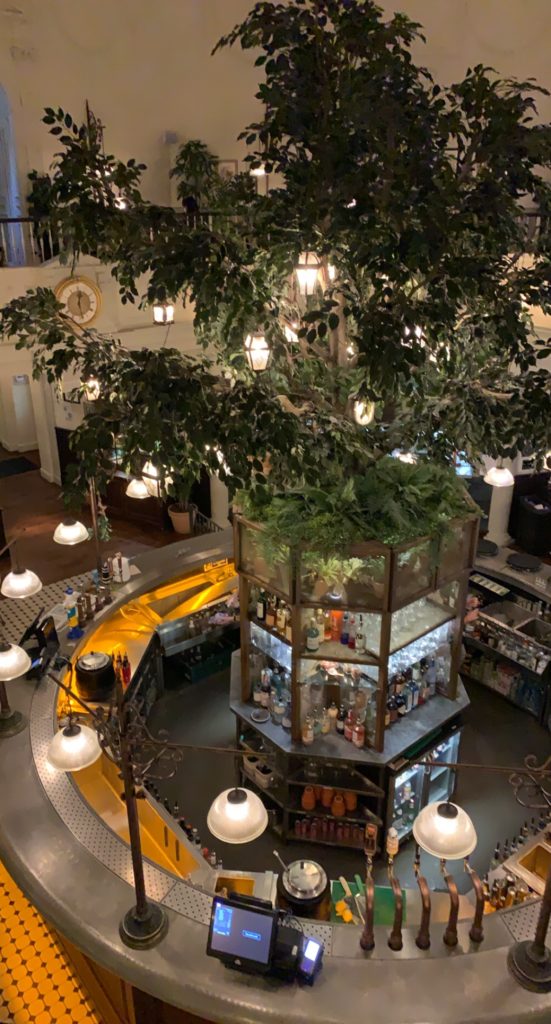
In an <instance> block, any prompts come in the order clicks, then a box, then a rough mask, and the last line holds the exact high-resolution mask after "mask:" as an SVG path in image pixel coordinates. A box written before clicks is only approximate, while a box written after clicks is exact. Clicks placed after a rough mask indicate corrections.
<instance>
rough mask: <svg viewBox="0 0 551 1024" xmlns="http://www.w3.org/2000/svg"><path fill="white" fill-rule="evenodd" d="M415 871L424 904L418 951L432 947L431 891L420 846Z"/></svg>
mask: <svg viewBox="0 0 551 1024" xmlns="http://www.w3.org/2000/svg"><path fill="white" fill-rule="evenodd" d="M413 870H414V872H415V878H416V879H417V885H418V886H419V892H420V893H421V904H422V910H421V924H420V925H419V931H418V932H417V936H416V938H415V945H416V946H417V947H418V949H428V948H429V946H430V910H431V903H430V889H429V884H428V882H427V880H426V878H425V877H424V876H423V875H422V874H421V849H420V847H419V846H418V845H416V847H415V860H414V862H413Z"/></svg>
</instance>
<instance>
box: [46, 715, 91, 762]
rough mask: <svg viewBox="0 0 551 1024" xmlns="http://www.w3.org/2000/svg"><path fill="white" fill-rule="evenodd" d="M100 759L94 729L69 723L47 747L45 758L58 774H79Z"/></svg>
mask: <svg viewBox="0 0 551 1024" xmlns="http://www.w3.org/2000/svg"><path fill="white" fill-rule="evenodd" d="M99 757H101V747H100V744H99V740H98V737H97V733H96V731H95V730H94V729H90V728H89V727H88V726H87V725H78V724H77V722H73V721H70V722H69V724H68V725H66V726H65V728H64V729H60V731H59V732H58V733H56V735H55V736H54V738H53V740H52V741H51V743H50V745H49V747H48V753H47V758H48V762H49V764H51V766H52V768H56V769H57V771H59V772H79V771H81V770H82V769H83V768H88V767H89V765H91V764H94V762H95V761H97V760H98V758H99Z"/></svg>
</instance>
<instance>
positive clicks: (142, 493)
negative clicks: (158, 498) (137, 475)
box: [125, 479, 151, 501]
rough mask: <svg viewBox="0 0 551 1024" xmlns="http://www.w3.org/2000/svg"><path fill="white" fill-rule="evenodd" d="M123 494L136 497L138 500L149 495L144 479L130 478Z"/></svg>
mask: <svg viewBox="0 0 551 1024" xmlns="http://www.w3.org/2000/svg"><path fill="white" fill-rule="evenodd" d="M125 494H126V497H127V498H138V499H139V500H140V501H142V500H143V499H144V498H150V497H151V495H150V493H149V490H148V488H147V484H146V482H145V480H136V479H134V480H131V481H130V483H129V484H128V487H127V488H126V491H125Z"/></svg>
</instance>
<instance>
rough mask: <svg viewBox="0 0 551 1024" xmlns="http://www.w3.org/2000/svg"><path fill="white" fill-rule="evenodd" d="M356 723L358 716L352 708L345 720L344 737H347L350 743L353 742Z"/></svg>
mask: <svg viewBox="0 0 551 1024" xmlns="http://www.w3.org/2000/svg"><path fill="white" fill-rule="evenodd" d="M355 724H356V716H355V714H354V712H353V711H352V709H350V711H349V712H348V714H347V716H346V720H345V723H344V738H345V740H348V741H349V742H350V743H351V742H352V733H353V731H354V726H355Z"/></svg>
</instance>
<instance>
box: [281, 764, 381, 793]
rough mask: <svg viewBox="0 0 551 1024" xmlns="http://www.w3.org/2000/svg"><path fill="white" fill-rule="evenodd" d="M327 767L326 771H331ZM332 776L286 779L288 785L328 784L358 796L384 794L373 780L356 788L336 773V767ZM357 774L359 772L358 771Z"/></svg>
mask: <svg viewBox="0 0 551 1024" xmlns="http://www.w3.org/2000/svg"><path fill="white" fill-rule="evenodd" d="M331 771H332V770H331V769H328V772H331ZM332 775H333V778H329V777H328V778H327V779H324V780H320V779H317V780H316V781H315V782H314V781H311V780H309V779H295V778H292V777H291V778H290V779H287V782H288V783H289V785H290V786H330V787H331V789H339V790H347V791H348V792H349V793H356V794H357V795H358V796H367V797H371V798H372V799H382V798H384V797H385V796H386V794H385V791H384V789H381V788H380V786H376V785H375V783H374V782H371V781H370V780H369V779H366V780H365V786H364V787H363V788H361V789H360V788H356V787H354V785H350V782H349V781H346V778H345V777H344V776H339V775H338V769H335V770H333V771H332ZM358 775H359V773H358ZM337 776H338V781H337V782H335V777H337Z"/></svg>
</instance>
